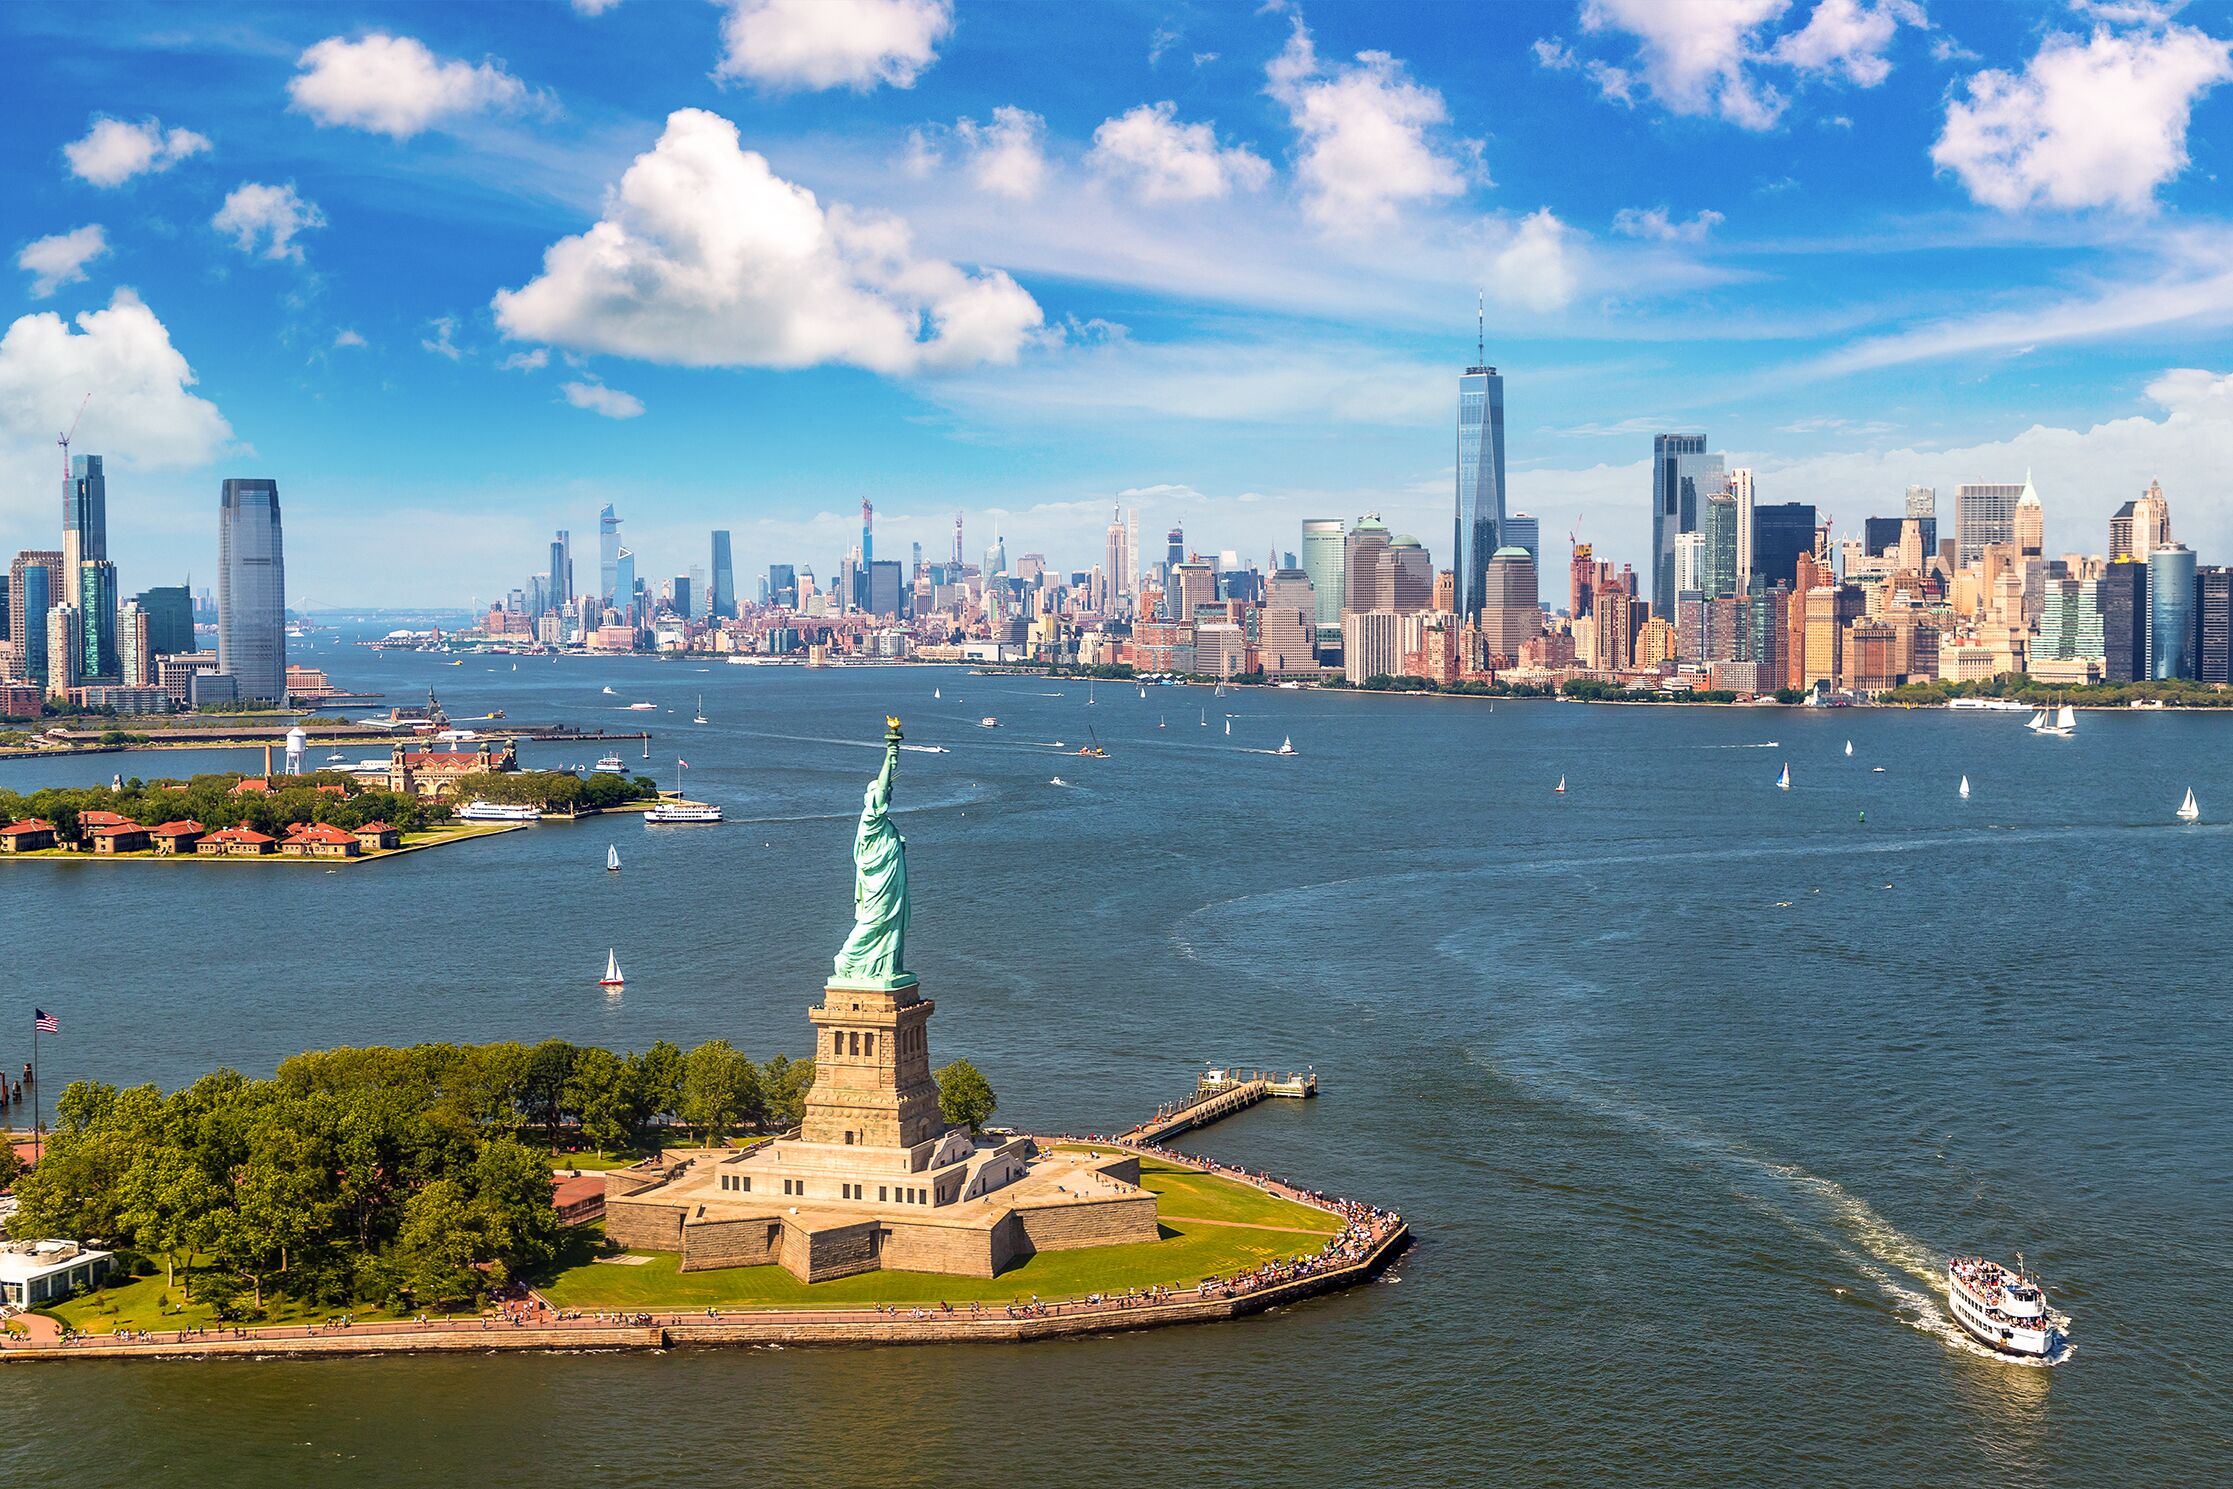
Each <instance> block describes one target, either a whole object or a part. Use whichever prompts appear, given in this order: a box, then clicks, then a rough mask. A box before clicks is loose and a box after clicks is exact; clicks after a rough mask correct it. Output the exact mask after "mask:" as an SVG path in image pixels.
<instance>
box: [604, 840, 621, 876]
mask: <svg viewBox="0 0 2233 1489" xmlns="http://www.w3.org/2000/svg"><path fill="white" fill-rule="evenodd" d="M605 872H606V873H608V874H617V873H619V872H620V845H619V844H618V843H613V844H611V845H609V846H607V847H606V849H605Z"/></svg>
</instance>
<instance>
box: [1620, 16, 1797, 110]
mask: <svg viewBox="0 0 2233 1489" xmlns="http://www.w3.org/2000/svg"><path fill="white" fill-rule="evenodd" d="M1789 4H1790V0H1713V3H1708V4H1690V5H1679V4H1669V3H1668V0H1587V3H1586V4H1584V5H1583V7H1582V29H1583V30H1584V31H1587V32H1598V33H1602V32H1607V31H1619V32H1624V33H1626V34H1627V35H1629V36H1631V37H1634V38H1635V40H1636V44H1637V48H1638V51H1639V53H1640V54H1641V55H1640V65H1639V66H1638V67H1637V68H1635V69H1634V70H1633V71H1629V72H1622V73H1620V74H1619V76H1620V78H1621V80H1622V82H1623V83H1624V84H1625V85H1628V86H1633V85H1634V84H1635V83H1636V82H1638V81H1642V82H1644V83H1646V84H1648V85H1649V87H1650V88H1651V92H1652V96H1653V97H1655V98H1657V99H1658V100H1659V102H1660V103H1661V104H1663V105H1665V106H1666V107H1667V108H1668V109H1670V110H1672V111H1673V112H1675V113H1678V114H1718V115H1720V116H1721V117H1722V118H1724V119H1726V120H1728V121H1729V122H1730V123H1732V124H1736V125H1739V126H1741V127H1743V128H1745V129H1766V128H1768V127H1770V126H1771V125H1773V124H1774V123H1775V122H1776V119H1777V118H1778V117H1779V116H1780V115H1781V114H1782V113H1783V107H1784V98H1783V95H1782V94H1780V93H1778V92H1777V91H1776V90H1775V89H1774V88H1773V87H1771V86H1769V85H1768V84H1766V83H1763V82H1762V81H1760V79H1758V78H1757V77H1755V76H1754V75H1753V74H1752V72H1751V71H1750V70H1749V69H1748V68H1747V67H1746V63H1747V61H1748V60H1750V59H1751V57H1752V56H1753V55H1754V53H1755V51H1756V49H1757V48H1756V34H1757V33H1758V32H1759V30H1760V28H1761V27H1762V26H1764V25H1766V24H1767V23H1768V22H1770V21H1772V20H1774V19H1775V18H1776V17H1778V16H1780V15H1782V14H1783V12H1784V10H1785V9H1786V8H1788V6H1789ZM1609 96H1610V95H1609ZM1621 97H1622V101H1624V102H1625V101H1626V94H1625V92H1623V93H1622V95H1621Z"/></svg>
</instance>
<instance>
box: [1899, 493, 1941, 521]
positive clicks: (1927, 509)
mask: <svg viewBox="0 0 2233 1489" xmlns="http://www.w3.org/2000/svg"><path fill="white" fill-rule="evenodd" d="M1907 515H1908V516H1910V517H1932V518H1935V517H1937V516H1938V488H1937V487H1936V486H1910V487H1908V488H1907Z"/></svg>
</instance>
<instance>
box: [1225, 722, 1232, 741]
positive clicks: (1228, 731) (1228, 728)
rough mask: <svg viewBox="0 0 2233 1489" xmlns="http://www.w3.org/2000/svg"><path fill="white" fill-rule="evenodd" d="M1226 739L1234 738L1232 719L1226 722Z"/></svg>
mask: <svg viewBox="0 0 2233 1489" xmlns="http://www.w3.org/2000/svg"><path fill="white" fill-rule="evenodd" d="M1225 737H1226V738H1227V739H1231V738H1232V737H1233V721H1232V720H1231V719H1227V720H1226V721H1225Z"/></svg>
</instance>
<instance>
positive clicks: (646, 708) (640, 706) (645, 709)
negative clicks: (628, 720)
mask: <svg viewBox="0 0 2233 1489" xmlns="http://www.w3.org/2000/svg"><path fill="white" fill-rule="evenodd" d="M628 711H629V712H630V713H657V712H658V711H659V705H658V704H656V703H631V704H629V705H628Z"/></svg>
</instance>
